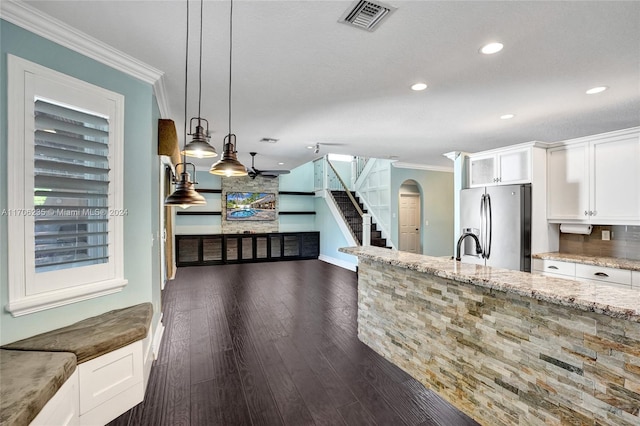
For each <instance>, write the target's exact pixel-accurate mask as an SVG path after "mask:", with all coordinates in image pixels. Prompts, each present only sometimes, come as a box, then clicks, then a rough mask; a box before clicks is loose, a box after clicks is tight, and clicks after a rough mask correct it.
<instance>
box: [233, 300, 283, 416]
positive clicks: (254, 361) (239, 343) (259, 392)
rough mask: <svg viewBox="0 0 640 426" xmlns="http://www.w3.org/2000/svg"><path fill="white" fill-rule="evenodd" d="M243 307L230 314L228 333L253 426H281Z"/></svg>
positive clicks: (238, 307) (236, 308)
mask: <svg viewBox="0 0 640 426" xmlns="http://www.w3.org/2000/svg"><path fill="white" fill-rule="evenodd" d="M248 327H249V325H248V324H246V323H245V321H244V319H243V318H242V314H241V310H240V306H238V305H237V304H236V306H235V308H233V309H232V310H231V313H230V321H229V329H230V333H231V340H232V343H233V351H234V354H235V359H236V363H237V366H238V372H239V374H240V379H241V381H242V386H243V389H244V394H245V398H246V400H247V405H248V407H249V412H250V414H251V418H252V421H253V422H254V424H263V425H278V424H282V419H281V417H280V413H279V411H278V408H277V405H276V402H275V400H274V398H273V395H272V393H271V390H270V388H269V386H268V384H267V379H266V377H265V374H264V371H263V368H262V365H261V364H260V361H259V359H258V355H257V353H256V351H255V348H254V346H253V343H252V342H251V340H250V337H249V330H247V328H248Z"/></svg>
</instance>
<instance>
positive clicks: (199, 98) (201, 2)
mask: <svg viewBox="0 0 640 426" xmlns="http://www.w3.org/2000/svg"><path fill="white" fill-rule="evenodd" d="M188 1H189V0H187V2H188ZM203 15H204V0H200V59H199V62H200V64H199V70H198V125H200V123H199V121H200V120H199V119H200V117H201V115H200V106H201V105H202V16H203Z"/></svg>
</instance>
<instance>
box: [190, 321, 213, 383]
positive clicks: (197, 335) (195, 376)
mask: <svg viewBox="0 0 640 426" xmlns="http://www.w3.org/2000/svg"><path fill="white" fill-rule="evenodd" d="M189 337H190V338H189V343H190V344H189V354H190V356H191V360H190V361H191V362H190V369H191V383H192V384H194V383H198V382H206V381H208V380H211V379H213V362H212V359H213V352H212V345H211V337H210V335H209V324H208V319H207V312H206V311H205V309H204V308H198V309H194V310H192V311H191V317H190V324H189Z"/></svg>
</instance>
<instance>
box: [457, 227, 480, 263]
mask: <svg viewBox="0 0 640 426" xmlns="http://www.w3.org/2000/svg"><path fill="white" fill-rule="evenodd" d="M467 237H471V238H473V239H474V240H475V241H476V253H478V254H482V246H481V245H480V240H479V239H478V236H477V235H476V234H473V233H471V232H465V233H464V234H462V235H461V236H460V238H459V239H458V246H457V247H456V260H458V261H459V260H460V249H461V247H462V240H464V239H465V238H467Z"/></svg>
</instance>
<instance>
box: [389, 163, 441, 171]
mask: <svg viewBox="0 0 640 426" xmlns="http://www.w3.org/2000/svg"><path fill="white" fill-rule="evenodd" d="M391 164H392V165H393V167H396V168H398V169H414V170H428V171H430V172H446V173H453V167H443V166H428V165H425V164H416V163H403V162H400V161H396V162H393V163H391Z"/></svg>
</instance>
